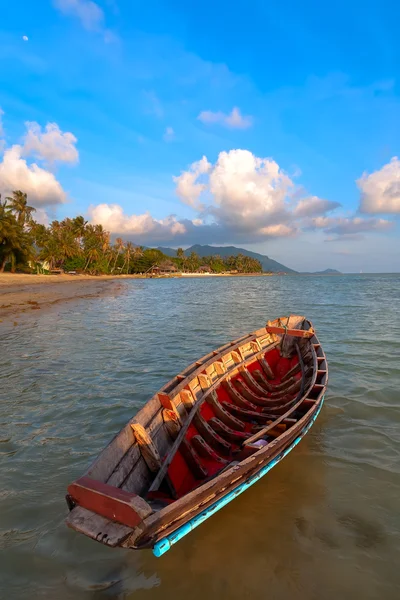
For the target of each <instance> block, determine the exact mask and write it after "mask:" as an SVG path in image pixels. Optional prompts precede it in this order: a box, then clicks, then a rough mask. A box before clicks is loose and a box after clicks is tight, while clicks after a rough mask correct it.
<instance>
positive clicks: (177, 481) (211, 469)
mask: <svg viewBox="0 0 400 600" xmlns="http://www.w3.org/2000/svg"><path fill="white" fill-rule="evenodd" d="M264 358H265V360H266V361H267V363H268V365H269V367H270V369H271V371H272V374H271V373H270V374H269V377H268V376H267V374H266V372H265V369H263V365H262V364H261V362H260V361H259V360H255V361H254V362H252V363H250V364H248V365H247V367H246V368H247V371H248V373H249V374H250V375H251V377H250V383H249V378H248V380H247V381H246V379H245V378H244V377H243V375H241V374H240V373H239V374H237V375H235V376H233V377H232V378H231V380H230V382H231V384H232V386H233V387H234V389H235V390H236V391H237V392H239V394H240V402H239V403H238V401H237V397H235V394H232V393H231V391H230V390H229V389H226V386H224V385H223V384H220V385H219V386H218V387H217V389H216V395H217V398H218V401H219V403H220V404H221V406H222V407H223V408H224V409H225V410H226V411H227V412H228V413H229V414H230V415H232V416H233V417H235V418H236V419H239V421H241V423H242V431H240V430H238V429H235V430H234V434H233V433H232V429H231V430H230V432H229V431H226V430H222V431H221V430H218V428H217V431H216V427H215V423H214V422H212V421H211V420H212V419H218V415H217V413H216V411H215V408H214V407H213V406H212V405H211V404H210V403H207V402H204V403H203V404H202V406H201V407H200V410H199V412H200V417H201V418H202V419H203V420H204V421H205V422H206V423H207V424H208V425H209V427H211V428H212V429H213V432H215V433H216V434H217V436H219V437H220V438H222V439H223V440H225V445H226V442H228V444H229V449H228V452H227V453H226V452H225V453H223V452H222V451H221V450H217V449H216V446H215V445H214V446H213V447H211V446H212V445H211V444H210V445H208V453H207V452H204V451H203V452H202V453H201V454H200V453H199V452H198V451H197V450H196V448H197V449H198V446H196V448H195V445H194V443H193V438H194V437H195V436H201V437H203V439H204V436H202V433H201V431H199V429H198V428H197V427H196V422H192V423H191V424H190V426H189V428H188V430H187V433H186V436H185V440H186V452H184V451H183V450H182V445H181V447H180V448H179V450H178V451H177V453H176V455H175V456H174V458H173V460H172V462H171V464H170V466H169V468H168V471H167V477H166V478H165V480H164V482H163V484H162V486H161V488H160V489H159V490H158V491H157V492H152V493H150V494H149V496H148V498H149V499H159V500H163V501H164V502H165V503H169V502H173V501H174V499H175V498H180V497H182V496H184V495H185V494H187V493H188V492H190V491H191V490H193V489H195V488H196V487H198V486H199V485H201V484H202V483H204V482H205V481H207V480H209V479H212V478H213V477H214V476H215V475H216V474H217V473H219V472H220V471H222V470H223V469H224V468H226V467H227V466H228V465H230V464H231V463H232V461H237V460H242V459H243V458H244V457H245V456H244V455H243V452H244V450H243V448H242V444H243V441H245V440H246V439H247V438H248V437H250V436H251V435H253V433H254V432H255V431H257V429H256V427H257V425H258V426H260V424H263V423H264V424H265V423H266V422H267V421H266V418H267V415H266V413H267V411H268V409H267V408H265V407H264V406H261V405H255V404H254V403H252V402H251V400H248V399H246V398H245V397H244V396H243V389H242V391H241V388H240V387H238V382H243V383H244V384H245V385H246V386H247V390H249V391H250V392H251V393H253V394H254V395H255V396H257V395H259V396H260V395H261V394H260V389H261V388H262V387H263V385H264V387H263V393H262V396H263V398H264V399H271V398H275V399H276V402H274V403H273V404H274V407H276V405H279V404H282V405H285V404H286V403H289V402H291V401H293V400H294V398H296V396H297V395H298V392H299V386H297V388H296V387H295V389H294V390H288V393H286V391H285V389H286V387H288V388H289V387H290V386H289V384H288V385H287V386H284V387H285V389H282V388H281V390H280V391H279V386H280V384H282V378H283V377H284V375H285V374H286V373H288V371H290V370H291V369H293V367H295V366H296V365H297V364H298V361H299V359H298V356H297V355H295V356H293V357H292V358H290V359H288V358H283V357H282V356H281V355H280V351H279V349H278V348H277V347H275V348H272V349H271V350H269V351H268V352H266V353H265V355H264ZM271 375H273V378H271ZM289 379H290V381H291V385H292V386H293V384H294V383H295V382H296V381H298V380H300V379H301V371H300V369H298V370H297V371H296V373H295V374H293V375H291V377H290V378H287V379H286V382H288V381H289ZM254 382H256V385H254ZM263 382H264V384H263ZM251 385H253V388H252V387H251ZM239 386H240V383H239ZM275 386H278V391H274V390H273V388H274V387H275ZM242 387H244V386H242ZM267 388H268V390H269V391H268V390H267ZM271 388H272V389H271ZM274 394H275V395H274ZM277 395H278V397H277ZM246 402H247V403H248V405H246ZM235 407H237V408H238V409H243V408H245V410H250V411H253V416H254V417H255V415H254V412H256V413H258V414H259V415H260V416H261V415H263V414H264V415H265V418H261V419H259V422H258V423H257V420H256V418H251V417H250V418H249V415H247V417H246V420H243V419H242V418H241V417H242V416H243V415H241V414H240V412H238V411H235ZM283 412H284V411H283ZM301 412H303V413H304V412H305V410H304V411H297V412H296V415H295V416H296V417H297V418H298V417H299V416H300V414H301ZM273 413H274V410H273V409H272V410H271V411H268V415H269V414H271V415H273ZM279 414H282V411H280V412H279V411H278V412H277V413H276V416H279ZM291 416H293V415H291ZM272 420H273V419H272ZM290 426H291V425H290V423H288V424H284V425H282V424H281V425H279V426H278V431H275V432H274V431H273V430H272V431H271V432H269V433H270V434H271V435H268V436H266V437H265V438H264V439H265V440H266V441H267V442H269V441H271V440H273V439H274V438H275V437H277V435H279V434H281V433H282V432H283V431H285V430H287V428H288V427H290ZM188 445H189V446H190V454H191V456H190V457H189V458H190V460H188V450H187V446H188ZM255 451H256V450H254V449H253V452H255ZM247 452H248V454H247V455H250V454H251V449H250V448H249V447H247ZM193 461H195V462H196V464H198V465H200V467H199V469H196V468H195V469H194V468H193ZM195 466H196V465H195ZM201 469H203V470H204V472H205V473H206V476H204V477H202V476H199V473H198V471H199V470H200V472H201ZM194 471H195V472H197V476H196V475H195V474H194ZM168 484H169V485H168ZM171 490H173V493H171Z"/></svg>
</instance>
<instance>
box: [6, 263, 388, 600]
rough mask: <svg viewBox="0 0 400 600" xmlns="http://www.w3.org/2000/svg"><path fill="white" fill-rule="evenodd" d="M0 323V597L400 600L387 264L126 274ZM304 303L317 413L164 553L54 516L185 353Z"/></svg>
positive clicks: (184, 361) (200, 351) (190, 355)
mask: <svg viewBox="0 0 400 600" xmlns="http://www.w3.org/2000/svg"><path fill="white" fill-rule="evenodd" d="M119 288H120V289H119V291H118V292H115V293H114V292H112V293H109V294H105V295H104V296H103V297H99V298H92V299H82V300H76V301H71V302H65V303H61V304H58V305H55V306H54V307H53V308H48V309H45V308H43V309H41V310H35V311H32V315H29V316H28V317H26V316H25V317H24V318H19V317H15V323H16V324H15V325H14V322H13V320H12V321H11V322H10V323H8V324H7V323H3V324H2V328H1V329H0V597H1V598H4V599H5V600H16V599H25V598H27V599H28V598H29V600H36V599H40V600H53V599H54V600H100V599H110V598H115V599H117V598H118V599H120V598H124V599H132V600H133V599H134V600H142V599H143V600H150V599H151V600H153V599H154V600H158V599H163V600H172V599H174V600H176V599H179V600H181V599H186V598H190V600H204V599H207V600H214V599H215V600H221V599H232V600H235V599H240V600H244V599H250V600H258V599H260V600H261V599H269V600H287V599H289V598H290V600H354V599H355V598H356V599H357V600H376V599H380V600H399V598H400V566H399V565H400V306H399V304H400V275H399V274H392V275H384V274H380V275H368V274H362V275H343V276H341V275H337V276H276V277H232V278H228V277H227V278H217V277H215V278H213V277H206V276H205V277H204V278H193V279H189V278H185V279H183V278H182V279H181V278H176V279H148V280H135V279H132V280H125V281H124V282H123V284H122V285H121V286H119ZM288 313H297V314H304V315H306V316H307V317H308V318H309V319H311V320H312V322H313V324H314V327H315V329H316V330H317V334H318V336H319V338H320V341H321V343H322V345H323V348H324V350H325V353H326V355H327V359H328V364H329V385H328V391H327V393H326V398H325V405H324V408H323V410H322V412H321V414H320V416H319V417H318V419H317V421H316V423H315V425H314V426H313V428H312V429H311V430H310V432H309V433H308V435H307V436H306V437H305V438H304V439H303V440H302V442H301V443H300V444H299V445H298V446H297V447H296V449H295V450H293V451H292V452H291V453H290V454H289V455H288V456H287V457H286V458H285V459H284V460H283V461H282V462H281V463H279V465H277V466H276V467H275V468H274V469H273V470H272V471H270V472H269V473H268V474H267V475H266V476H265V477H264V478H263V479H262V480H260V481H259V482H258V483H257V484H255V485H254V486H253V487H251V488H250V489H249V490H248V491H247V492H246V493H245V494H243V495H241V496H240V497H238V498H237V499H236V500H234V501H233V502H231V503H230V504H229V505H228V506H226V507H225V508H224V509H222V510H221V511H220V512H218V513H217V514H216V515H214V516H213V517H212V518H211V519H209V520H208V521H207V522H205V523H204V524H203V525H201V526H200V527H199V528H197V529H196V530H194V531H193V532H192V533H191V534H190V535H188V536H187V537H185V538H184V539H183V540H182V541H180V542H179V543H178V544H177V545H176V546H174V547H173V549H172V550H171V551H170V552H168V553H167V554H165V555H164V556H163V557H162V558H155V557H154V556H153V554H152V553H151V551H141V552H137V551H132V550H121V549H110V548H107V547H105V546H102V545H101V544H98V543H96V542H94V541H92V540H90V539H88V538H86V537H85V536H82V535H80V534H78V533H76V532H74V531H72V530H70V529H68V528H67V527H66V526H65V523H64V519H65V517H66V515H67V505H66V503H65V493H66V488H67V485H68V484H69V483H70V482H71V481H72V480H74V479H75V478H77V477H79V476H80V475H81V474H82V473H83V472H84V470H85V469H86V468H87V467H88V465H89V464H90V462H91V461H92V460H93V459H94V458H95V457H96V455H97V454H98V453H99V451H100V450H101V449H102V448H103V447H104V446H105V445H106V444H107V443H108V441H109V440H110V439H111V438H112V437H113V436H114V435H115V433H116V432H118V431H119V429H120V428H121V427H122V426H123V425H124V424H125V423H126V421H127V420H128V419H129V418H131V417H132V416H133V415H134V414H135V413H136V412H137V411H138V410H139V409H140V407H141V406H143V404H144V403H145V402H146V401H147V400H148V398H150V397H151V396H152V395H153V393H154V392H155V391H157V390H158V389H159V388H160V387H161V386H162V385H163V384H164V383H165V382H167V381H168V380H169V379H170V378H171V377H173V376H174V375H175V374H176V373H178V372H179V371H181V370H182V369H183V368H184V367H185V366H186V365H188V364H190V363H191V362H192V361H194V360H196V359H197V358H199V357H201V356H203V355H204V354H206V353H208V352H209V351H211V350H213V349H215V348H216V347H218V346H220V345H222V344H224V343H226V342H227V341H230V340H234V339H235V338H238V337H239V336H242V335H244V334H246V333H249V332H251V331H253V330H255V329H258V328H260V327H262V326H263V325H264V324H265V322H266V321H267V320H268V319H273V318H275V317H278V316H283V315H287V314H288Z"/></svg>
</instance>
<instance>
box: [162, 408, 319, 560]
mask: <svg viewBox="0 0 400 600" xmlns="http://www.w3.org/2000/svg"><path fill="white" fill-rule="evenodd" d="M323 403H324V397H322V399H321V402H320V405H319V406H318V408H317V410H316V412H315V414H314V415H313V417H312V418H311V420H310V422H309V423H308V424H307V425H306V426H305V427H304V429H303V430H302V431H301V432H300V434H299V435H298V436H297V437H296V439H295V440H294V441H293V442H292V443H291V444H290V445H289V446H287V448H285V450H283V452H281V453H279V454H278V455H277V456H276V457H275V458H273V459H272V460H270V461H269V462H268V463H267V464H266V465H264V466H263V467H261V468H260V469H259V470H258V472H257V473H255V474H254V475H251V476H249V477H248V478H247V479H246V480H245V481H244V482H243V483H241V484H240V485H238V486H237V487H236V488H235V489H234V490H233V491H231V492H229V493H228V494H226V495H224V496H222V497H221V498H220V499H219V500H218V501H217V502H214V504H211V506H209V507H208V508H206V509H205V510H203V511H202V512H200V513H199V514H198V515H196V516H195V517H193V518H192V519H190V521H188V522H187V523H185V524H184V525H181V526H180V527H179V528H178V529H176V530H175V531H174V532H173V533H171V534H170V535H168V536H166V537H163V538H161V539H159V540H158V541H157V542H155V544H154V545H153V554H154V556H156V557H157V558H158V557H160V556H162V555H163V554H165V553H166V552H168V550H170V549H171V548H172V546H173V545H174V544H176V543H177V542H179V541H180V540H181V539H182V538H184V537H185V536H186V535H188V534H189V533H190V532H191V531H193V530H194V529H196V527H198V526H199V525H201V524H202V523H204V521H206V520H207V519H209V518H210V517H212V516H213V515H214V514H215V513H216V512H218V511H219V510H221V508H224V506H226V505H227V504H229V503H230V502H232V500H234V499H235V498H237V497H238V496H240V494H243V492H245V491H246V490H248V489H249V487H251V486H252V485H254V484H255V483H256V482H257V481H259V480H260V479H261V478H262V477H264V475H266V474H267V473H268V472H269V471H270V470H271V469H273V468H274V467H275V466H276V465H277V464H278V463H280V461H281V460H282V459H284V458H285V456H287V455H288V454H289V452H291V451H292V450H293V449H294V448H295V447H296V446H297V444H299V443H300V442H301V440H302V439H303V437H304V436H305V435H306V433H308V431H309V430H310V429H311V427H312V425H313V424H314V423H315V421H316V419H317V417H318V415H319V413H320V411H321V409H322V405H323Z"/></svg>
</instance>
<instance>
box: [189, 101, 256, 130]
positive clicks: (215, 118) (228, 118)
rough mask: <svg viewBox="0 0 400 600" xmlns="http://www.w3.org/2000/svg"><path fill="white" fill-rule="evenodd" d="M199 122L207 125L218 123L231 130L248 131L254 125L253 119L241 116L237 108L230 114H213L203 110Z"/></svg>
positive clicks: (219, 112)
mask: <svg viewBox="0 0 400 600" xmlns="http://www.w3.org/2000/svg"><path fill="white" fill-rule="evenodd" d="M197 118H198V120H199V121H201V122H202V123H205V124H207V125H208V124H212V123H218V124H219V125H222V126H223V127H228V128H230V129H248V128H249V127H251V126H252V124H253V118H252V117H250V116H244V115H241V114H240V110H239V109H238V108H237V107H236V106H235V107H234V108H233V109H232V112H231V113H230V114H226V113H223V112H221V111H218V112H212V111H210V110H203V111H202V112H201V113H200V114H199V116H198V117H197Z"/></svg>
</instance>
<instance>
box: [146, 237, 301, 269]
mask: <svg viewBox="0 0 400 600" xmlns="http://www.w3.org/2000/svg"><path fill="white" fill-rule="evenodd" d="M157 250H161V252H163V253H164V254H166V255H167V256H176V250H174V248H162V247H159V248H157ZM191 252H196V254H198V255H199V256H210V255H212V254H214V255H215V254H219V256H237V255H238V254H244V256H250V257H251V258H255V259H257V260H259V261H260V263H261V265H262V268H263V271H265V272H269V273H297V271H294V270H293V269H289V267H285V265H282V264H281V263H278V262H277V261H276V260H273V259H272V258H269V256H265V255H264V254H258V253H257V252H251V251H250V250H245V248H236V246H201V245H199V244H195V245H194V246H190V248H187V249H186V250H185V255H186V256H189V254H190V253H191Z"/></svg>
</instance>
